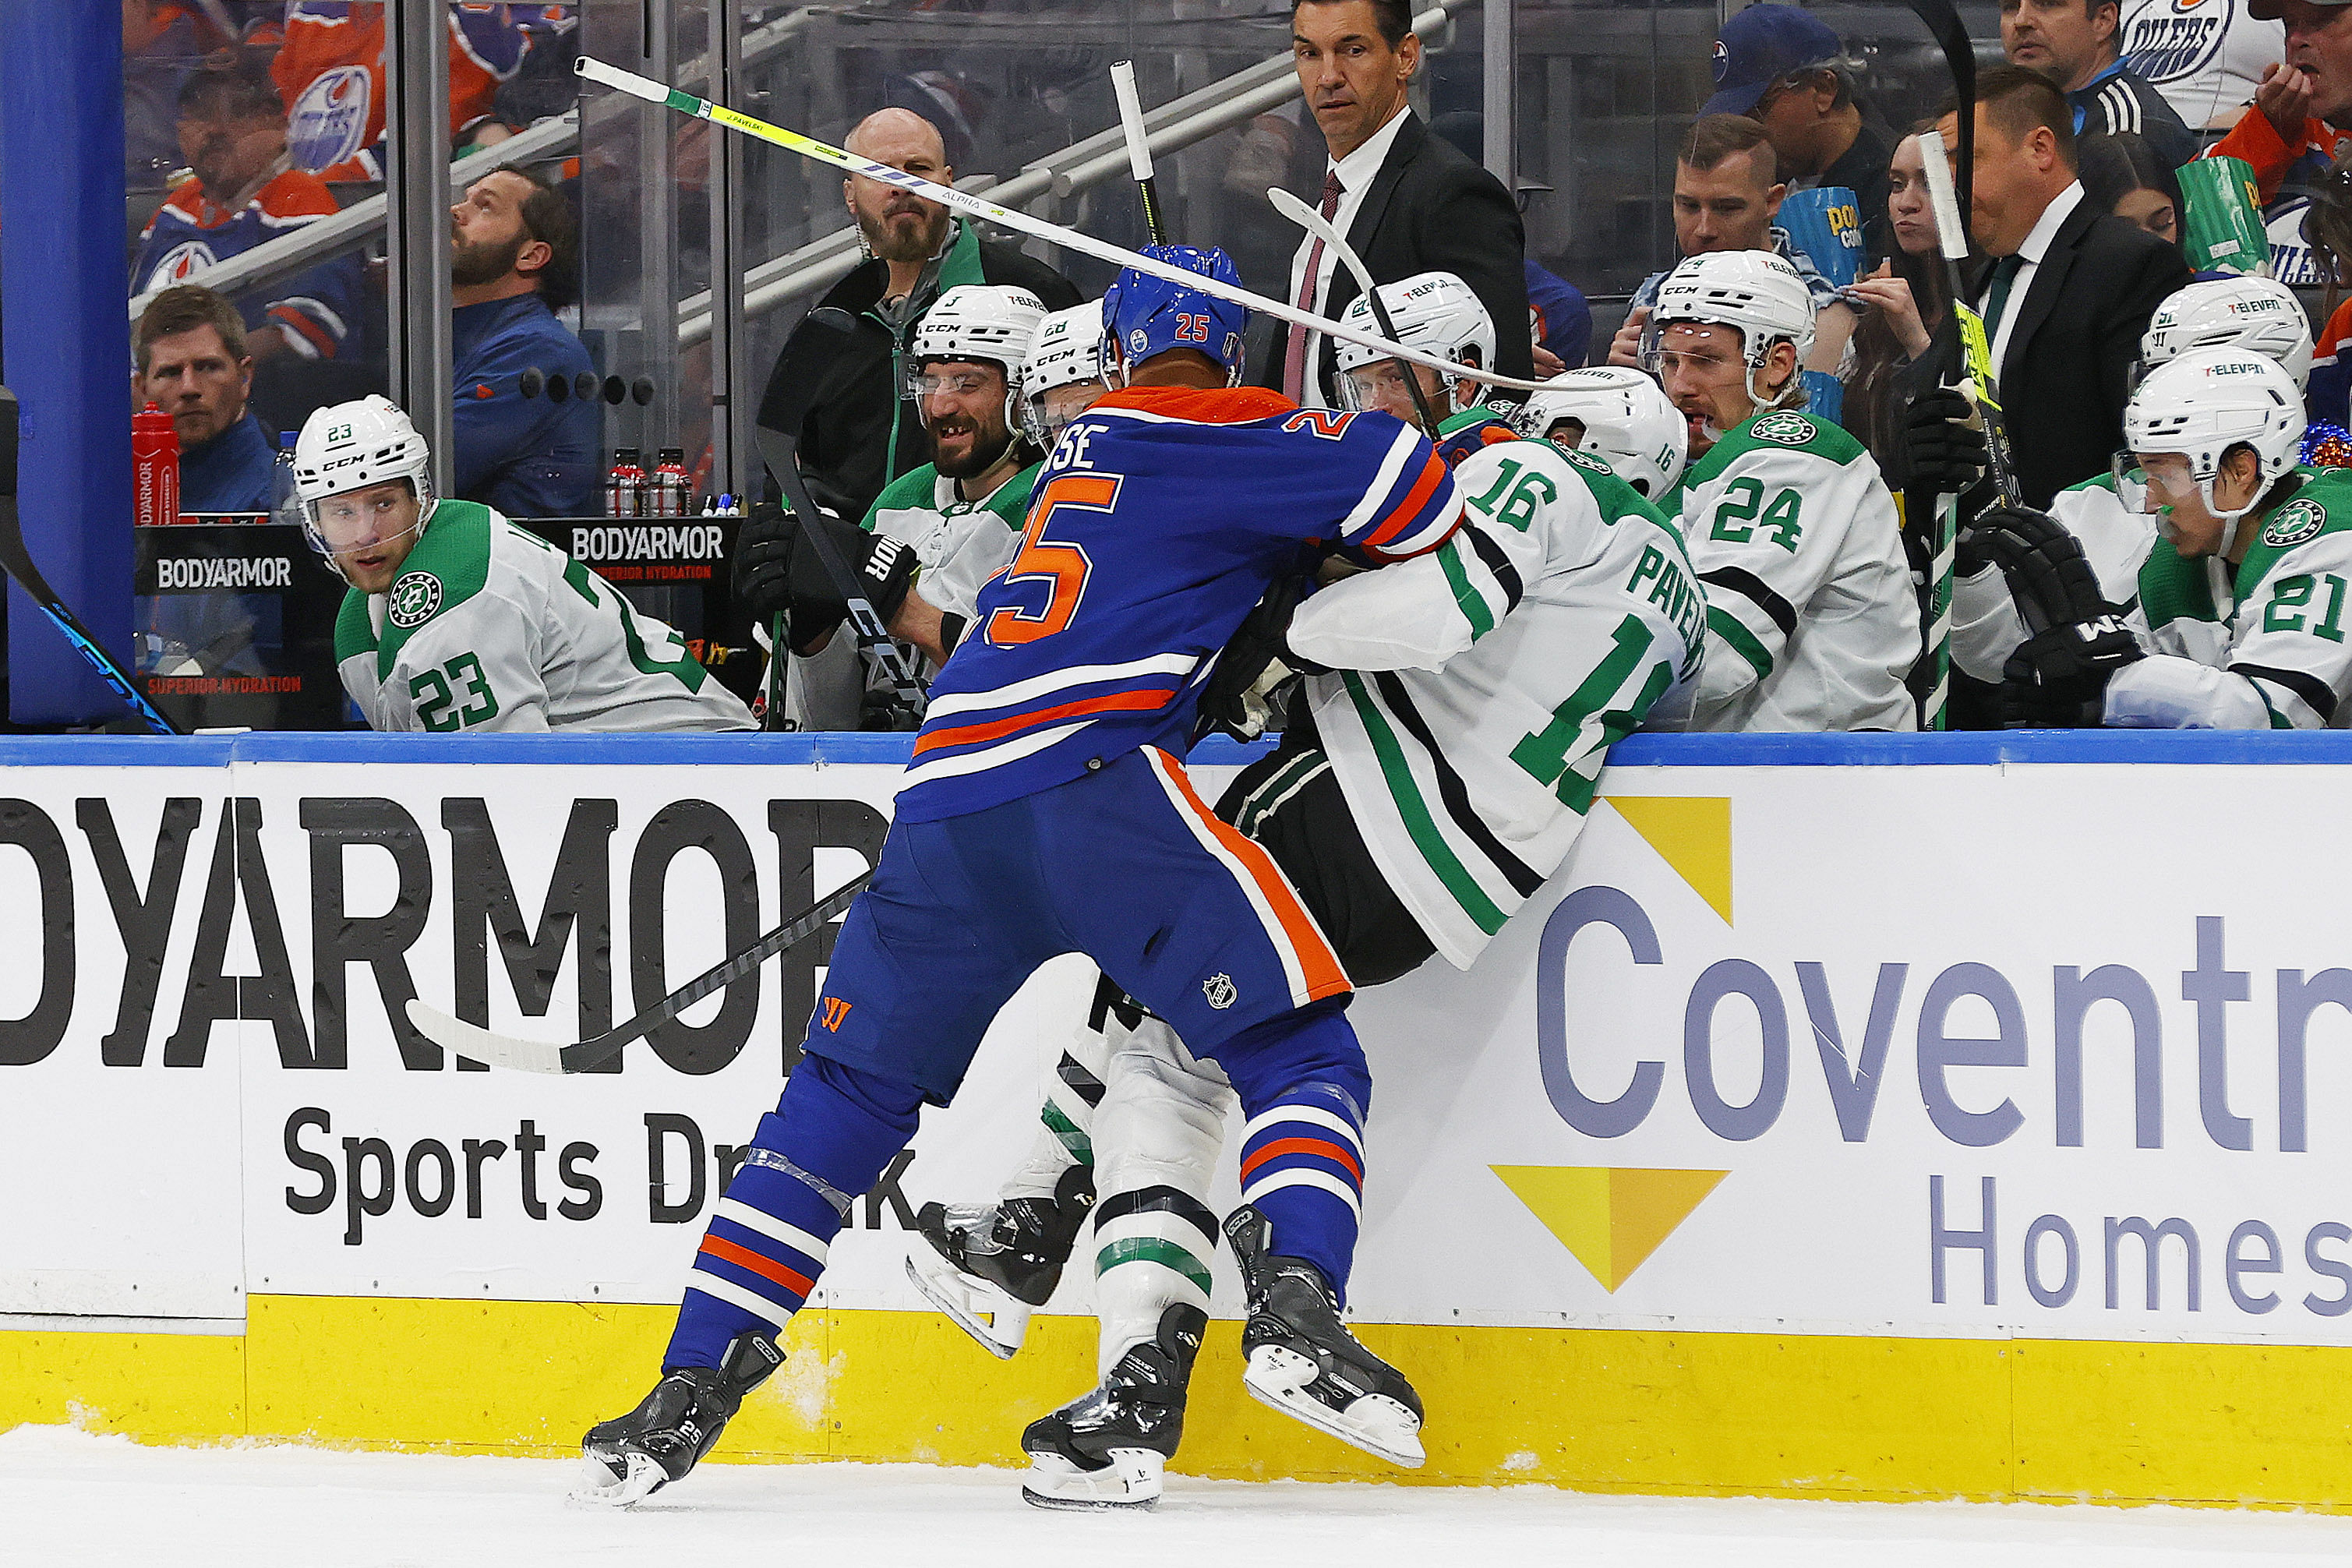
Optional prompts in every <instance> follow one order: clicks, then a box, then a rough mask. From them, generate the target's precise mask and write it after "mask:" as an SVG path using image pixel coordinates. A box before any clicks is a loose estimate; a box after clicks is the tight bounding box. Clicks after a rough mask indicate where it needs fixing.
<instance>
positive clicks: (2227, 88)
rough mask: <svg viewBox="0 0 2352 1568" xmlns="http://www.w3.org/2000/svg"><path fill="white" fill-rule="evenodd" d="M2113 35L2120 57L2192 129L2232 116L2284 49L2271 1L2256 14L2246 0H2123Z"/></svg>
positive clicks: (2230, 120)
mask: <svg viewBox="0 0 2352 1568" xmlns="http://www.w3.org/2000/svg"><path fill="white" fill-rule="evenodd" d="M2118 36H2119V37H2121V38H2122V40H2123V45H2122V47H2123V59H2124V64H2126V65H2127V66H2129V67H2130V68H2132V69H2133V70H2135V71H2137V72H2138V73H2139V75H2140V77H2141V79H2143V80H2145V81H2146V82H2147V84H2148V85H2149V86H2150V87H2153V88H2155V89H2156V90H2157V91H2158V92H2160V93H2162V94H2164V101H2165V102H2167V103H2168V104H2170V105H2172V111H2173V112H2174V113H2175V114H2178V115H2179V116H2180V118H2181V121H2182V122H2183V123H2185V124H2187V125H2188V126H2189V128H2190V129H2191V130H2210V131H2227V130H2228V129H2229V128H2230V127H2231V125H2233V124H2235V123H2236V122H2237V119H2238V114H2239V111H2240V110H2243V109H2244V108H2245V106H2246V105H2247V104H2248V103H2250V102H2252V100H2253V96H2254V89H2255V88H2257V87H2259V86H2260V85H2261V84H2262V79H2263V68H2264V67H2266V66H2268V65H2269V64H2270V63H2271V62H2272V61H2273V60H2276V59H2280V58H2284V55H2285V51H2286V33H2285V29H2284V28H2282V27H2281V26H2279V24H2278V12H2277V10H2276V8H2275V7H2273V10H2272V12H2271V14H2270V16H2268V17H2258V16H2254V15H2253V13H2252V6H2251V5H2249V4H2248V0H2195V3H2194V4H2189V5H2183V4H2181V0H2124V7H2123V26H2122V29H2121V31H2120V33H2119V35H2118Z"/></svg>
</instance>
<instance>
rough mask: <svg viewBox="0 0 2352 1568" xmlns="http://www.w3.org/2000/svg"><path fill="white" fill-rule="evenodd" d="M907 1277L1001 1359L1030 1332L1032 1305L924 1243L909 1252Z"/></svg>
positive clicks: (963, 1328)
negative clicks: (962, 1268)
mask: <svg viewBox="0 0 2352 1568" xmlns="http://www.w3.org/2000/svg"><path fill="white" fill-rule="evenodd" d="M907 1278H908V1279H910V1280H912V1281H913V1282H914V1286H915V1289H918V1290H920V1291H921V1292H922V1293H923V1300H927V1301H929V1303H930V1304H931V1305H932V1306H934V1307H937V1308H938V1309H939V1310H940V1311H942V1312H944V1313H946V1314H947V1316H948V1318H949V1320H950V1321H952V1322H953V1323H954V1324H955V1326H956V1327H957V1328H959V1329H961V1330H962V1331H964V1332H965V1333H967V1334H970V1335H971V1337H972V1338H973V1339H974V1340H976V1341H978V1342H980V1344H981V1346H982V1349H984V1350H986V1351H987V1352H988V1353H989V1354H991V1355H992V1356H994V1357H995V1358H996V1359H997V1360H999V1361H1011V1360H1012V1359H1013V1352H1015V1351H1017V1350H1019V1349H1020V1348H1021V1342H1022V1341H1023V1340H1024V1339H1026V1338H1027V1337H1028V1335H1029V1313H1030V1310H1031V1309H1030V1306H1029V1303H1028V1302H1026V1301H1016V1300H1013V1298H1012V1297H1011V1296H1008V1295H1006V1294H1005V1293H1004V1292H1003V1291H1002V1290H1000V1289H997V1288H996V1287H995V1286H993V1285H991V1284H989V1283H988V1282H987V1281H986V1280H983V1279H973V1278H972V1277H971V1275H969V1274H966V1273H964V1272H963V1271H962V1270H961V1269H959V1268H957V1267H956V1266H955V1265H954V1264H952V1263H950V1262H949V1261H948V1260H947V1259H946V1258H942V1257H940V1255H939V1254H938V1253H937V1252H935V1251H933V1250H932V1249H931V1248H930V1247H929V1246H928V1245H924V1246H920V1247H914V1248H912V1249H910V1250H909V1251H908V1254H907Z"/></svg>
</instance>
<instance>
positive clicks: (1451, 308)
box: [1331, 272, 1495, 417]
mask: <svg viewBox="0 0 2352 1568" xmlns="http://www.w3.org/2000/svg"><path fill="white" fill-rule="evenodd" d="M1380 294H1381V304H1383V305H1386V306H1387V307H1388V310H1389V320H1390V321H1391V322H1392V323H1393V324H1394V325H1395V327H1396V341H1397V342H1401V343H1402V344H1403V345H1404V346H1405V347H1407V348H1413V349H1420V350H1422V351H1423V353H1433V354H1435V355H1437V356H1438V357H1439V358H1441V359H1446V360H1451V361H1452V362H1453V363H1455V364H1470V365H1476V366H1477V367H1478V368H1479V369H1481V370H1491V369H1493V368H1494V364H1495V318H1494V317H1492V316H1490V315H1488V314H1487V313H1486V302H1485V301H1484V300H1480V299H1479V298H1478V296H1477V295H1476V294H1475V293H1473V292H1472V291H1471V289H1470V285H1468V284H1467V283H1465V282H1464V281H1462V279H1459V278H1457V277H1455V276H1454V274H1453V273H1451V272H1419V273H1415V274H1414V275H1413V276H1412V277H1411V278H1406V279H1400V280H1398V281H1397V282H1394V283H1383V284H1381V286H1380ZM1339 320H1340V321H1341V322H1342V323H1343V324H1344V325H1347V326H1350V327H1354V328H1356V329H1357V330H1359V331H1366V332H1370V333H1372V334H1374V335H1375V336H1378V335H1381V323H1380V318H1379V317H1377V316H1375V315H1373V314H1372V302H1371V300H1369V299H1367V298H1365V297H1364V296H1363V295H1358V296H1357V297H1356V298H1355V299H1353V300H1349V302H1348V309H1347V311H1346V313H1345V314H1343V315H1342V316H1341V317H1340V318H1339ZM1331 363H1332V364H1333V366H1334V367H1335V368H1336V369H1337V370H1338V371H1339V405H1340V406H1341V407H1343V408H1357V407H1361V406H1362V405H1363V404H1362V400H1361V398H1360V395H1359V389H1358V388H1357V387H1356V385H1355V384H1354V383H1353V382H1352V381H1351V380H1350V379H1349V376H1350V374H1351V373H1352V372H1355V371H1359V370H1361V369H1363V368H1364V367H1365V366H1366V365H1370V364H1375V363H1391V364H1392V363H1395V362H1394V360H1393V359H1392V358H1391V356H1390V355H1387V354H1383V353H1381V352H1380V351H1379V350H1378V349H1368V348H1366V347H1364V346H1363V345H1362V344H1361V343H1351V342H1346V341H1345V340H1341V341H1339V342H1335V343H1334V344H1333V345H1332V355H1331ZM1469 385H1470V386H1471V387H1472V388H1473V389H1474V390H1473V391H1471V392H1470V393H1469V394H1468V395H1465V394H1464V393H1463V391H1462V386H1463V378H1462V377H1460V376H1456V375H1448V376H1446V377H1445V389H1446V391H1447V392H1448V393H1449V394H1451V395H1452V396H1453V399H1454V408H1455V409H1461V408H1468V407H1470V406H1472V405H1475V404H1476V403H1477V402H1478V401H1479V400H1480V399H1479V395H1478V394H1477V392H1476V391H1475V388H1476V387H1477V386H1478V383H1476V382H1471V383H1469ZM1451 412H1453V410H1452V409H1442V410H1440V411H1439V413H1440V416H1441V417H1442V416H1444V414H1447V413H1451Z"/></svg>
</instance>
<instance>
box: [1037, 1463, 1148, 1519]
mask: <svg viewBox="0 0 2352 1568" xmlns="http://www.w3.org/2000/svg"><path fill="white" fill-rule="evenodd" d="M1167 1465H1168V1461H1167V1460H1166V1459H1165V1458H1162V1457H1161V1456H1160V1454H1159V1453H1158V1452H1156V1451H1155V1450H1153V1449H1150V1448H1113V1449H1112V1450H1111V1451H1110V1463H1109V1464H1108V1465H1105V1466H1104V1467H1103V1468H1101V1469H1099V1470H1082V1469H1079V1468H1077V1467H1076V1465H1073V1464H1071V1463H1070V1461H1069V1460H1067V1459H1066V1458H1062V1456H1061V1455H1059V1454H1032V1455H1030V1456H1029V1473H1028V1474H1027V1475H1025V1476H1024V1477H1022V1478H1021V1500H1022V1501H1023V1502H1025V1503H1027V1504H1029V1505H1030V1506H1031V1507H1032V1508H1054V1509H1069V1510H1078V1509H1096V1510H1101V1509H1132V1510H1137V1511H1142V1510H1149V1509H1154V1508H1157V1507H1159V1506H1160V1475H1161V1472H1162V1471H1164V1470H1165V1469H1166V1468H1167Z"/></svg>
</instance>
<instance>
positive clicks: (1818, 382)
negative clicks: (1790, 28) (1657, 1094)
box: [1609, 114, 1859, 398]
mask: <svg viewBox="0 0 2352 1568" xmlns="http://www.w3.org/2000/svg"><path fill="white" fill-rule="evenodd" d="M1776 166H1777V155H1776V154H1775V153H1773V151H1772V143H1771V142H1769V140H1767V139H1766V137H1765V134H1764V128H1763V127H1762V126H1760V125H1759V124H1757V123H1756V121H1753V120H1750V119H1748V118H1747V117H1746V116H1745V115H1738V114H1708V115H1703V116H1701V117H1700V119H1699V120H1698V121H1696V123H1695V124H1693V125H1692V126H1691V128H1690V133H1689V134H1688V135H1686V136H1685V137H1684V138H1683V144H1682V150H1681V152H1680V153H1678V154H1677V155H1676V157H1675V248H1677V249H1678V250H1680V251H1681V252H1682V253H1683V255H1684V256H1685V257H1691V256H1706V255H1707V254H1709V253H1711V252H1714V251H1718V250H1769V251H1770V252H1772V254H1774V255H1775V256H1778V257H1779V258H1780V259H1781V260H1783V261H1785V262H1787V263H1788V264H1789V265H1790V266H1791V267H1793V268H1796V269H1797V275H1798V276H1799V277H1801V278H1802V279H1804V280H1805V287H1806V289H1808V290H1809V291H1810V292H1811V295H1812V300H1813V311H1814V315H1813V346H1812V352H1811V353H1810V354H1808V355H1807V356H1806V359H1805V362H1804V363H1803V365H1802V366H1801V367H1800V368H1801V369H1803V370H1805V371H1808V372H1810V373H1811V379H1809V380H1808V382H1807V384H1806V390H1807V392H1808V394H1809V395H1813V396H1815V397H1817V398H1818V397H1819V396H1820V395H1821V394H1822V393H1823V392H1825V391H1827V390H1831V389H1832V388H1825V387H1824V386H1823V385H1822V383H1823V382H1829V383H1832V384H1833V383H1834V382H1835V380H1836V376H1837V373H1838V370H1839V367H1840V365H1841V364H1842V363H1843V361H1844V357H1845V349H1846V344H1847V342H1849V341H1850V340H1851V339H1852V338H1853V328H1854V322H1855V321H1856V320H1857V318H1858V316H1859V310H1857V308H1856V307H1855V306H1854V305H1853V303H1852V302H1851V301H1849V300H1843V299H1842V298H1840V296H1839V294H1838V291H1837V289H1836V288H1835V287H1834V286H1833V285H1832V283H1831V282H1830V280H1829V279H1826V278H1824V277H1822V274H1821V270H1820V268H1816V267H1815V266H1814V265H1813V264H1812V261H1811V258H1808V257H1807V256H1806V255H1805V253H1804V252H1803V251H1801V250H1799V249H1798V248H1797V247H1794V246H1792V245H1790V243H1789V236H1788V233H1787V231H1785V230H1783V229H1779V228H1775V227H1773V226H1772V218H1773V215H1774V214H1776V213H1778V212H1779V211H1780V198H1781V197H1782V196H1783V195H1787V194H1788V189H1789V187H1788V186H1786V185H1784V184H1780V182H1779V181H1778V180H1776V179H1774V178H1773V172H1774V170H1775V168H1776ZM1666 277H1667V274H1665V273H1664V272H1654V273H1652V274H1651V275H1650V276H1649V277H1648V278H1647V279H1645V280H1643V284H1642V287H1641V288H1640V289H1637V290H1636V291H1635V292H1634V295H1633V309H1632V310H1628V311H1627V312H1626V314H1625V324H1624V325H1623V326H1622V327H1620V328H1619V329H1618V330H1617V336H1616V337H1615V338H1614V339H1613V340H1612V342H1610V345H1609V363H1611V364H1622V365H1627V366H1630V367H1632V368H1633V369H1635V370H1640V369H1642V368H1643V365H1642V355H1641V349H1642V331H1643V328H1644V327H1645V326H1646V325H1647V324H1648V323H1649V320H1650V306H1651V303H1652V301H1654V300H1656V299H1657V297H1658V288H1659V285H1661V284H1663V283H1664V281H1665V280H1666Z"/></svg>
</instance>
